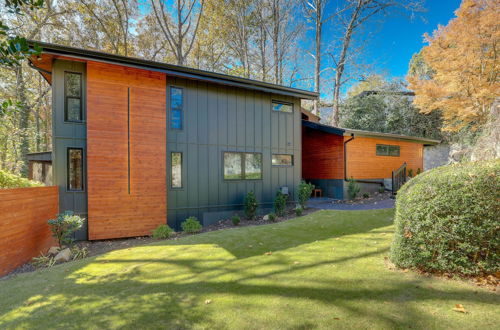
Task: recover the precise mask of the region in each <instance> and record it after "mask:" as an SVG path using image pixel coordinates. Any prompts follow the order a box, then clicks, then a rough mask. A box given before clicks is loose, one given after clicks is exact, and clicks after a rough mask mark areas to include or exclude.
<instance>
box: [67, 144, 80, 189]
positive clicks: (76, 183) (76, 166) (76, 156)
mask: <svg viewBox="0 0 500 330" xmlns="http://www.w3.org/2000/svg"><path fill="white" fill-rule="evenodd" d="M68 166H69V168H68V185H69V187H68V190H82V189H83V178H82V176H83V159H82V150H81V149H69V152H68Z"/></svg>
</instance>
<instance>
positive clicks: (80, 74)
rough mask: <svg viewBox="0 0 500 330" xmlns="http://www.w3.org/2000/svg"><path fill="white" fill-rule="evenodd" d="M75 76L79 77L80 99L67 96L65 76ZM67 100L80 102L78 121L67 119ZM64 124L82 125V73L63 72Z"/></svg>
mask: <svg viewBox="0 0 500 330" xmlns="http://www.w3.org/2000/svg"><path fill="white" fill-rule="evenodd" d="M68 73H70V74H77V75H79V76H80V97H75V96H68V84H67V83H66V81H67V74H68ZM68 99H79V100H80V118H81V119H80V120H71V119H68ZM64 122H65V123H84V122H85V118H84V112H83V73H82V72H75V71H64Z"/></svg>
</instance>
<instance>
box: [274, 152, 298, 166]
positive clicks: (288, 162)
mask: <svg viewBox="0 0 500 330" xmlns="http://www.w3.org/2000/svg"><path fill="white" fill-rule="evenodd" d="M272 164H273V165H274V166H292V165H293V156H292V155H276V154H274V155H273V157H272Z"/></svg>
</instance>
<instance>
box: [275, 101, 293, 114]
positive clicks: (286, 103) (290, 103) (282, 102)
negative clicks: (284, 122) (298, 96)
mask: <svg viewBox="0 0 500 330" xmlns="http://www.w3.org/2000/svg"><path fill="white" fill-rule="evenodd" d="M274 103H278V104H284V105H289V106H291V107H292V111H290V112H287V111H276V110H274ZM294 108H295V107H294V104H293V103H292V102H286V101H278V100H271V112H275V113H287V114H293V113H294V112H295V109H294Z"/></svg>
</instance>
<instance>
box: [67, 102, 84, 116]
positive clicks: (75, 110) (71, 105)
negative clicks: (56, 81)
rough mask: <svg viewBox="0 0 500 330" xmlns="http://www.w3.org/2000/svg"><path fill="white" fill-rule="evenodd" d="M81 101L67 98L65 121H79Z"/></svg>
mask: <svg viewBox="0 0 500 330" xmlns="http://www.w3.org/2000/svg"><path fill="white" fill-rule="evenodd" d="M80 102H81V100H80V99H75V98H71V97H68V98H67V99H66V120H69V121H81V120H82V118H81V115H80V114H81V111H80V110H81V103H80Z"/></svg>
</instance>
